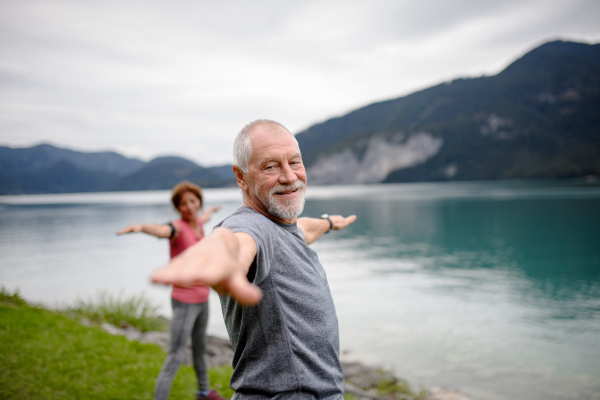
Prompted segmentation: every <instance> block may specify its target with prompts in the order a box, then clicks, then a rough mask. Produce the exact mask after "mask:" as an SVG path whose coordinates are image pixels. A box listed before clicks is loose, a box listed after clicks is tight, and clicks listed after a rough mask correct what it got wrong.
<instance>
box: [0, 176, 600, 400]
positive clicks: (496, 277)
mask: <svg viewBox="0 0 600 400" xmlns="http://www.w3.org/2000/svg"><path fill="white" fill-rule="evenodd" d="M204 196H205V201H206V204H205V205H206V206H212V205H215V204H222V205H223V209H222V210H221V211H220V212H219V213H217V214H215V216H214V218H213V220H212V221H210V223H209V224H207V226H206V231H207V233H208V232H209V231H210V230H211V229H212V227H213V226H214V225H215V224H216V223H217V222H219V221H220V220H221V219H222V218H224V217H225V216H227V215H229V214H230V213H231V212H233V211H234V210H235V209H236V208H237V207H239V206H240V205H241V195H240V193H239V190H238V189H233V188H228V189H207V190H205V193H204ZM169 197H170V196H169V192H168V191H156V192H126V193H125V192H121V193H89V194H60V195H24V196H0V285H3V286H5V287H7V288H9V289H14V288H20V291H21V294H22V295H23V296H24V297H25V298H26V299H27V300H29V301H33V302H40V303H43V304H46V305H49V306H60V305H61V304H63V305H64V304H69V303H71V302H73V301H74V300H75V299H76V298H77V297H78V296H79V297H83V298H88V297H90V296H92V297H94V296H95V295H96V293H97V292H98V291H99V290H108V291H109V292H112V293H119V292H120V291H122V292H123V293H124V294H138V293H140V292H145V293H146V294H147V295H148V296H149V297H150V298H151V299H153V301H155V302H156V303H157V304H160V306H161V312H162V313H163V314H165V315H167V316H169V315H170V313H171V311H170V305H169V304H170V303H169V289H168V288H166V287H162V286H155V285H152V284H151V283H150V282H149V276H150V274H151V272H152V271H153V270H155V269H156V268H157V267H159V266H161V265H163V264H165V263H166V262H167V261H168V243H167V242H166V241H165V240H159V239H156V238H153V237H149V236H146V235H143V234H137V235H126V236H121V237H117V236H115V235H114V232H115V231H117V230H119V229H120V228H122V227H124V226H126V225H128V224H132V223H137V222H147V223H150V222H158V223H165V222H167V221H169V220H172V219H174V218H175V217H176V215H175V213H174V211H173V210H172V208H171V206H170V205H169ZM323 213H329V214H339V213H341V214H344V215H347V214H356V215H357V216H358V219H357V221H356V223H355V224H354V225H352V226H351V227H350V228H348V229H346V230H344V231H340V232H332V233H330V234H327V235H324V236H323V237H322V239H321V240H319V241H318V242H316V243H314V244H313V245H312V246H313V248H314V249H315V250H316V251H317V253H318V254H319V257H320V259H321V262H322V264H323V266H324V267H325V269H326V271H327V275H328V279H329V283H330V287H331V291H332V294H333V297H334V301H335V304H336V308H337V312H338V318H339V323H340V340H341V349H342V352H343V357H344V358H346V359H349V360H351V359H359V360H363V361H365V362H367V363H370V364H378V365H383V366H385V367H387V368H394V369H395V371H396V373H397V375H399V376H402V377H404V378H407V379H409V380H410V381H411V383H413V384H415V385H424V386H426V387H431V386H448V387H454V388H458V389H460V390H461V391H463V392H465V393H468V394H469V395H471V396H472V397H473V398H474V399H476V400H509V399H511V400H512V399H532V400H542V399H544V400H548V399H557V400H558V399H561V400H562V399H600V187H598V186H586V185H578V184H574V183H569V182H560V181H559V182H555V181H547V182H538V181H536V182H470V183H426V184H398V185H369V186H338V187H310V188H309V189H308V191H307V202H306V208H305V211H304V213H303V216H313V217H316V216H318V215H320V214H323ZM210 301H211V313H212V314H211V318H210V323H209V332H210V333H211V334H215V335H219V336H226V331H225V327H224V324H223V321H222V317H221V314H220V307H219V304H218V297H217V296H216V294H215V293H211V299H210Z"/></svg>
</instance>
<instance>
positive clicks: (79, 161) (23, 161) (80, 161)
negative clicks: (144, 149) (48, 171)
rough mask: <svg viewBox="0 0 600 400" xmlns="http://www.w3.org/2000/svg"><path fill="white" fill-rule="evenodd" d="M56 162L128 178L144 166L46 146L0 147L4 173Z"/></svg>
mask: <svg viewBox="0 0 600 400" xmlns="http://www.w3.org/2000/svg"><path fill="white" fill-rule="evenodd" d="M58 161H66V162H68V163H69V164H71V165H73V166H75V167H78V168H81V169H85V170H88V171H104V172H110V173H113V174H117V175H127V174H129V173H131V172H133V171H135V170H136V169H138V168H140V167H141V166H142V165H144V164H145V163H144V162H143V161H140V160H138V159H135V158H127V157H124V156H122V155H120V154H118V153H115V152H109V151H107V152H101V153H83V152H79V151H73V150H67V149H61V148H58V147H54V146H51V145H49V144H40V145H38V146H33V147H28V148H16V149H13V148H10V147H2V146H0V163H1V164H0V167H1V168H2V171H3V172H5V173H16V174H20V173H26V172H34V171H39V170H42V169H45V168H48V167H50V166H52V165H54V164H56V163H57V162H58Z"/></svg>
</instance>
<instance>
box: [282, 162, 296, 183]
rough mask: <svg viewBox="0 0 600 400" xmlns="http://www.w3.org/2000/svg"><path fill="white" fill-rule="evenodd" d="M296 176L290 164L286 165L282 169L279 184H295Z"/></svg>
mask: <svg viewBox="0 0 600 400" xmlns="http://www.w3.org/2000/svg"><path fill="white" fill-rule="evenodd" d="M296 179H297V177H296V174H295V173H294V171H292V169H291V168H290V166H289V165H288V164H284V165H283V167H282V168H281V173H280V174H279V183H283V184H286V183H293V182H296Z"/></svg>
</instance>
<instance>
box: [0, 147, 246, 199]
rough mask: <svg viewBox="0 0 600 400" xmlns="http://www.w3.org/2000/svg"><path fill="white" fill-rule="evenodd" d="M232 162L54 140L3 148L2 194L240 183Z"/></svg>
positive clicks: (0, 164) (0, 159) (0, 167)
mask: <svg viewBox="0 0 600 400" xmlns="http://www.w3.org/2000/svg"><path fill="white" fill-rule="evenodd" d="M231 168H232V166H231V165H224V166H218V167H210V168H204V167H201V166H199V165H197V164H195V163H193V162H192V161H189V160H186V159H184V158H180V157H159V158H155V159H154V160H152V161H150V162H148V163H145V162H143V161H140V160H136V159H131V158H126V157H124V156H122V155H120V154H118V153H113V152H104V153H85V152H77V151H73V150H66V149H61V148H58V147H54V146H50V145H39V146H34V147H29V148H15V149H13V148H10V147H0V195H2V194H22V193H30V194H35V193H74V192H100V191H126V190H160V189H171V188H172V187H173V186H175V184H177V183H178V182H180V181H182V180H188V181H191V182H194V183H197V184H199V185H200V186H203V187H218V186H228V185H233V184H234V183H235V178H234V177H233V173H230V174H229V175H228V174H227V173H226V172H225V171H227V170H229V171H231Z"/></svg>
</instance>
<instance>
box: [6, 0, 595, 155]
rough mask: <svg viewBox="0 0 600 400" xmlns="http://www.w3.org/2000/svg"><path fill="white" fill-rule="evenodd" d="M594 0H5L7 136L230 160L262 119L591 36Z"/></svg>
mask: <svg viewBox="0 0 600 400" xmlns="http://www.w3.org/2000/svg"><path fill="white" fill-rule="evenodd" d="M599 4H600V3H598V2H596V1H594V0H591V1H589V0H574V1H566V0H561V1H559V0H546V1H538V0H528V1H516V0H507V1H503V2H481V1H473V0H457V1H454V2H446V1H441V0H422V1H419V2H408V1H391V0H390V1H388V0H385V1H384V0H381V1H377V0H374V1H369V2H366V1H352V0H348V1H343V2H342V1H304V2H296V1H261V2H242V1H233V2H218V1H202V2H193V1H173V2H169V3H164V2H151V1H133V2H118V1H103V2H99V1H96V2H71V1H52V0H44V1H28V2H11V1H8V0H2V1H0V143H4V144H9V145H14V146H16V145H31V144H33V143H39V142H43V141H46V142H48V141H49V142H53V143H56V144H60V145H65V146H68V147H71V148H79V149H83V150H89V151H92V150H99V149H116V150H118V151H121V152H124V153H126V154H128V155H132V156H137V157H142V158H145V159H148V158H150V157H154V156H157V155H162V154H178V155H183V156H185V157H188V158H191V159H193V160H195V161H197V162H200V163H202V164H204V165H214V164H218V163H225V162H229V161H231V158H232V157H231V145H232V142H233V138H234V137H235V134H236V133H237V131H238V130H239V129H240V128H241V127H242V126H243V125H244V124H245V123H247V122H249V121H250V120H253V119H256V118H271V119H276V120H279V121H281V122H282V123H284V124H285V125H286V126H288V127H289V128H290V129H291V130H292V131H293V132H298V131H300V130H302V129H304V128H306V127H308V126H310V125H312V124H313V123H316V122H320V121H323V120H325V119H327V118H330V117H332V116H336V115H341V114H343V113H345V112H347V111H349V110H352V109H354V108H357V107H361V106H364V105H366V104H369V103H370V102H373V101H378V100H384V99H388V98H394V97H398V96H401V95H405V94H408V93H410V92H411V91H414V90H417V89H420V88H424V87H427V86H429V85H432V84H436V83H439V82H441V81H445V80H448V79H452V78H455V77H458V76H474V75H480V74H483V73H486V74H494V73H497V72H498V71H500V70H501V69H502V68H503V67H505V66H506V65H507V64H508V63H509V62H510V61H512V60H513V59H514V58H515V57H516V56H518V55H521V54H523V53H525V52H526V51H528V50H530V49H531V48H533V47H534V46H536V45H539V44H541V43H542V42H543V41H545V40H547V39H554V38H557V37H565V38H569V39H575V40H587V41H591V42H597V41H598V40H599V39H600V27H599V26H598V24H597V21H598V20H599V17H600V5H599Z"/></svg>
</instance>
